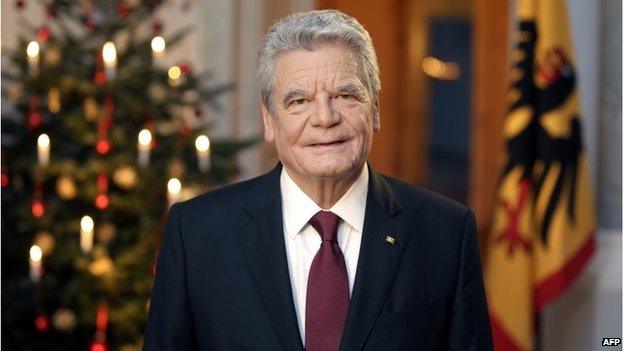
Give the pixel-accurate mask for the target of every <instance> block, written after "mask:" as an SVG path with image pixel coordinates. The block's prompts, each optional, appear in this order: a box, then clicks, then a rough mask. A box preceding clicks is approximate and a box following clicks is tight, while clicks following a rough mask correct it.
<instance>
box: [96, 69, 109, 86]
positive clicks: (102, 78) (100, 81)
mask: <svg viewBox="0 0 624 351" xmlns="http://www.w3.org/2000/svg"><path fill="white" fill-rule="evenodd" d="M93 81H94V82H95V85H97V86H100V87H101V86H102V85H104V83H106V73H104V71H102V70H98V71H97V72H95V77H93Z"/></svg>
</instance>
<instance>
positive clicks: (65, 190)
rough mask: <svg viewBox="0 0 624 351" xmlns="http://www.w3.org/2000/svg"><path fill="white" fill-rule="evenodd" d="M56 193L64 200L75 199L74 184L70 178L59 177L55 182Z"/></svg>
mask: <svg viewBox="0 0 624 351" xmlns="http://www.w3.org/2000/svg"><path fill="white" fill-rule="evenodd" d="M56 192H57V193H58V194H59V196H60V197H61V198H62V199H64V200H71V199H73V198H74V197H76V183H74V180H73V179H72V178H71V177H70V176H66V175H64V176H61V177H60V178H59V179H58V180H57V181H56Z"/></svg>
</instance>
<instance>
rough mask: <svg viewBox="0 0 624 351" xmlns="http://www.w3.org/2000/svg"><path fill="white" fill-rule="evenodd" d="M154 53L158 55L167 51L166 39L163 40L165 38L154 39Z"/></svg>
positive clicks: (157, 37)
mask: <svg viewBox="0 0 624 351" xmlns="http://www.w3.org/2000/svg"><path fill="white" fill-rule="evenodd" d="M152 51H154V53H157V54H160V53H162V52H164V51H165V39H163V37H161V36H155V37H154V39H152Z"/></svg>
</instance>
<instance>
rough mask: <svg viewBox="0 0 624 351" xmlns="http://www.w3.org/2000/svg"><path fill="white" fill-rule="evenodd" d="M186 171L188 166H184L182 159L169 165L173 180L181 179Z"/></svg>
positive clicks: (175, 160)
mask: <svg viewBox="0 0 624 351" xmlns="http://www.w3.org/2000/svg"><path fill="white" fill-rule="evenodd" d="M185 170H186V165H185V164H184V161H182V160H180V159H174V160H173V161H171V163H170V164H169V175H170V176H171V177H172V178H181V177H182V175H183V174H184V171H185Z"/></svg>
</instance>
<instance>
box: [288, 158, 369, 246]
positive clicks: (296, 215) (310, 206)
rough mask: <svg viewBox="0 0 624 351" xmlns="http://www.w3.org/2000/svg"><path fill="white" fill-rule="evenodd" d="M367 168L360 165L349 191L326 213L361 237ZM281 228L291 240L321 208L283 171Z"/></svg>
mask: <svg viewBox="0 0 624 351" xmlns="http://www.w3.org/2000/svg"><path fill="white" fill-rule="evenodd" d="M368 178H369V175H368V167H367V164H366V163H364V166H363V167H362V171H361V172H360V175H359V176H358V178H357V179H356V180H355V182H353V184H352V185H351V187H350V188H349V190H347V192H346V193H345V194H344V195H343V196H342V197H341V198H340V199H339V200H338V201H337V202H336V203H335V204H334V206H332V207H331V208H330V209H329V210H328V211H331V212H333V213H335V214H337V215H338V216H339V217H340V218H342V220H344V221H345V222H346V223H347V224H349V225H350V226H351V227H353V228H354V229H355V230H357V231H358V232H360V233H362V231H363V227H364V213H365V210H366V196H367V193H368ZM280 187H281V191H282V206H283V213H284V226H285V228H286V230H287V233H288V236H289V237H290V238H291V239H293V238H295V236H296V235H297V234H299V232H300V231H301V229H303V227H304V226H305V225H306V224H307V223H308V221H309V220H310V218H312V216H314V215H315V214H316V213H317V212H318V211H321V210H322V208H321V207H320V206H319V205H317V204H316V202H314V200H312V199H311V198H310V197H309V196H308V195H307V194H306V193H305V192H303V190H301V188H299V186H298V185H297V183H295V181H294V180H293V179H292V178H291V177H290V175H289V174H288V172H287V171H286V168H285V167H282V173H281V175H280Z"/></svg>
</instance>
